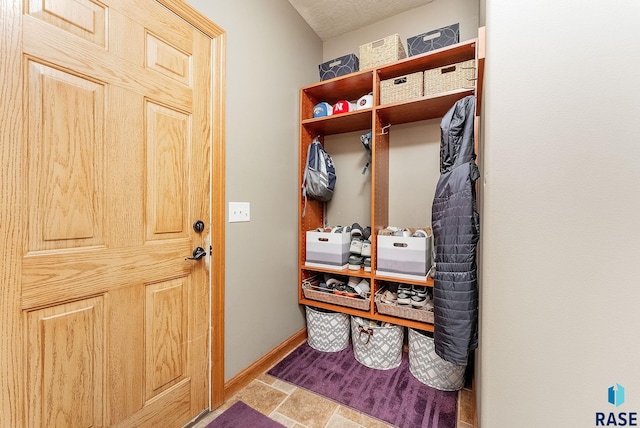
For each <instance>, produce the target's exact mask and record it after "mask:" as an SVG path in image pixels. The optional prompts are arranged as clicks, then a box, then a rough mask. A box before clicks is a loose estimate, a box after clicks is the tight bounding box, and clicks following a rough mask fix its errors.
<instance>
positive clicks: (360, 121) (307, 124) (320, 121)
mask: <svg viewBox="0 0 640 428" xmlns="http://www.w3.org/2000/svg"><path fill="white" fill-rule="evenodd" d="M371 114H372V109H370V108H368V109H364V110H358V111H353V112H350V113H341V114H336V115H334V116H326V117H318V118H315V119H306V120H303V121H302V126H303V127H304V128H305V129H306V130H307V132H309V133H310V134H312V135H332V134H342V133H344V132H352V131H361V130H363V129H371Z"/></svg>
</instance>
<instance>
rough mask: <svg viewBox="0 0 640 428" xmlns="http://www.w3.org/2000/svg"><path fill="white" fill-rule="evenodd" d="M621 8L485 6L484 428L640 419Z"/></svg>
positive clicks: (634, 65) (638, 140)
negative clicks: (612, 400)
mask: <svg viewBox="0 0 640 428" xmlns="http://www.w3.org/2000/svg"><path fill="white" fill-rule="evenodd" d="M614 3H615V7H614V5H613V4H612V3H611V2H589V5H588V7H585V5H584V3H583V2H575V1H573V2H557V1H553V0H541V1H536V2H526V3H523V2H513V1H508V0H486V21H487V60H486V74H485V79H486V80H485V89H486V92H485V110H484V121H485V144H484V171H483V178H482V179H483V186H484V189H483V190H484V210H483V221H482V240H481V243H482V253H483V273H482V282H481V290H482V294H481V302H482V306H481V327H482V328H481V341H480V343H481V352H480V357H481V358H480V371H481V375H480V379H479V385H480V400H481V401H480V417H481V426H482V428H505V427H508V428H511V427H514V426H517V427H519V428H529V427H531V428H539V427H545V428H554V427H558V428H566V427H594V426H596V425H595V413H596V412H606V413H607V415H608V412H616V413H617V412H640V368H639V366H638V362H639V361H640V341H639V340H638V338H639V332H640V316H639V312H640V311H639V309H638V308H639V302H640V287H639V285H638V278H637V266H638V261H639V260H640V245H639V242H640V228H639V227H638V213H639V212H640V191H638V183H640V131H639V127H638V123H639V121H640V104H639V103H638V100H639V99H640V87H639V86H638V85H637V84H635V81H636V80H637V79H636V76H637V73H638V70H639V69H640V60H639V57H638V54H637V49H635V48H632V47H631V46H630V45H629V44H630V43H634V42H635V41H637V40H640V27H639V26H638V25H637V20H638V17H640V3H639V2H637V1H636V0H621V1H616V2H614ZM615 383H619V384H621V385H623V386H624V387H626V402H625V404H623V405H622V406H620V407H618V408H616V407H615V406H612V405H610V404H608V403H607V388H609V387H610V386H612V385H614V384H615Z"/></svg>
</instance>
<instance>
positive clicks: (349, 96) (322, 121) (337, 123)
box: [298, 28, 485, 331]
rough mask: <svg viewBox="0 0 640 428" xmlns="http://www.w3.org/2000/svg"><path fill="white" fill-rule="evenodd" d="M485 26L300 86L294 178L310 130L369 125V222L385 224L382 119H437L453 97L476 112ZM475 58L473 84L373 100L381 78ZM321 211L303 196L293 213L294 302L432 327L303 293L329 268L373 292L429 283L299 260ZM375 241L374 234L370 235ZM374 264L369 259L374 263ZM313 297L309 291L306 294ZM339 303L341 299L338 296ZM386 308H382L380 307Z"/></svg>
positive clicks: (332, 130)
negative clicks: (352, 107)
mask: <svg viewBox="0 0 640 428" xmlns="http://www.w3.org/2000/svg"><path fill="white" fill-rule="evenodd" d="M484 43H485V31H484V28H481V29H480V30H479V32H478V38H477V39H473V40H468V41H465V42H462V43H458V44H456V45H452V46H448V47H445V48H442V49H437V50H433V51H430V52H427V53H424V54H421V55H416V56H412V57H409V58H405V59H402V60H400V61H396V62H394V63H391V64H385V65H383V66H379V67H375V68H371V69H368V70H362V71H359V72H356V73H351V74H349V75H346V76H341V77H337V78H335V79H331V80H326V81H323V82H318V83H315V84H313V85H309V86H306V87H304V88H301V89H300V117H301V122H300V147H301V149H300V153H301V154H300V156H301V157H300V163H301V164H300V169H299V180H300V183H302V175H303V173H304V161H305V154H306V147H308V145H309V144H310V143H311V140H312V139H313V138H314V137H316V136H324V135H332V134H342V133H346V132H355V131H362V130H369V129H371V130H373V134H374V136H373V143H374V144H373V148H374V149H373V154H372V155H373V156H372V159H373V163H374V165H373V168H372V171H374V172H375V174H373V176H372V183H371V187H372V189H371V190H372V201H371V204H372V206H371V224H372V225H373V227H374V229H379V228H383V227H386V226H387V225H388V221H389V207H388V205H389V174H390V173H391V172H390V171H389V147H390V139H391V138H390V136H389V134H388V133H383V131H382V129H383V127H384V126H387V125H398V124H404V123H411V122H418V121H423V120H430V119H439V118H442V116H444V115H445V114H446V113H447V111H449V109H450V108H451V106H453V105H454V104H455V103H456V102H457V101H458V100H460V99H462V98H464V97H467V96H475V97H476V115H479V112H480V108H481V105H480V104H481V97H482V88H483V85H482V84H483V82H482V79H483V77H484V55H485V47H484ZM468 60H476V70H477V74H476V76H477V78H478V80H477V82H476V87H475V88H463V89H457V90H453V91H449V92H445V93H439V94H437V95H432V96H425V97H421V98H417V99H412V100H409V101H404V102H399V103H394V104H388V105H379V104H378V103H379V97H380V93H379V85H380V82H381V81H383V80H387V79H393V78H396V77H399V76H404V75H407V74H410V73H417V72H424V71H425V70H429V69H433V68H439V67H444V66H447V65H451V64H456V63H459V62H463V61H468ZM368 93H372V94H373V98H374V106H373V108H368V109H365V110H358V111H354V112H350V113H343V114H339V115H335V116H327V117H320V118H313V107H314V106H315V105H316V104H318V103H320V102H327V103H329V104H331V105H333V104H335V103H336V102H338V101H340V100H347V101H351V102H354V101H356V100H357V99H358V98H360V97H361V96H363V95H365V94H368ZM303 205H304V201H303V200H302V198H300V200H299V213H302V207H303ZM324 222H325V211H324V206H323V204H322V203H317V201H308V205H307V215H306V216H305V217H304V218H302V217H301V218H300V219H299V223H298V225H299V238H298V239H299V241H298V242H299V245H300V249H299V260H298V279H299V282H298V283H299V286H298V302H299V303H300V304H303V305H308V306H312V307H316V308H323V309H328V310H333V311H337V312H342V313H346V314H349V315H354V316H360V317H363V318H368V319H372V320H377V321H383V322H390V323H392V324H396V325H401V326H406V327H410V328H414V329H418V330H427V331H433V324H430V323H428V322H422V321H415V320H412V319H407V318H402V317H401V316H391V315H387V314H381V313H379V312H378V310H377V307H376V304H375V301H374V300H373V299H372V300H371V301H370V302H369V310H362V309H357V308H353V307H348V306H341V305H339V304H334V303H335V300H331V301H332V303H328V302H324V301H316V300H313V299H308V298H306V297H305V294H304V292H303V289H302V282H303V280H304V279H307V278H309V277H311V276H313V275H315V274H325V273H326V274H331V275H336V276H345V277H346V276H351V277H359V278H365V279H367V280H369V282H370V284H371V292H372V293H373V294H375V293H376V292H377V291H378V290H379V289H380V287H382V286H383V282H391V283H394V282H395V283H404V284H412V285H419V286H426V287H433V285H434V283H433V279H432V278H428V279H427V280H410V279H404V278H396V277H391V276H383V275H376V274H375V271H374V272H364V270H362V269H360V270H357V271H354V270H350V269H342V270H334V269H325V268H319V267H311V266H305V264H304V261H305V258H306V249H305V245H306V239H305V232H306V231H307V230H313V229H315V228H318V227H324V226H325V224H324ZM373 245H374V246H375V239H374V240H373ZM372 250H373V251H372V252H373V254H372V258H373V260H374V261H375V257H376V255H375V248H372ZM374 269H375V263H374ZM307 295H309V296H310V297H313V296H312V295H311V294H309V293H308V294H307ZM340 303H343V302H340ZM385 312H386V311H385Z"/></svg>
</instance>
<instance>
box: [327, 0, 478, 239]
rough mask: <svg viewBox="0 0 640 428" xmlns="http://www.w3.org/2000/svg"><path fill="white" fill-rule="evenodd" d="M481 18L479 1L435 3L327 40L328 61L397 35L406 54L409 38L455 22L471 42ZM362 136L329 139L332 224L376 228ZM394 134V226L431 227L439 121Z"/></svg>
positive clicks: (391, 160)
mask: <svg viewBox="0 0 640 428" xmlns="http://www.w3.org/2000/svg"><path fill="white" fill-rule="evenodd" d="M478 14H479V4H478V0H449V1H441V0H438V1H434V2H433V3H429V4H427V5H425V6H421V7H418V8H415V9H413V10H410V11H408V12H405V13H401V14H398V15H395V16H392V17H389V18H387V19H385V20H383V21H380V22H378V23H375V24H372V25H369V26H366V27H363V28H360V29H358V30H355V31H352V32H350V33H347V34H343V35H341V36H337V37H334V38H332V39H329V40H327V41H325V42H324V48H323V58H324V60H325V61H328V60H330V59H333V58H337V57H339V56H342V55H346V54H349V53H355V54H356V55H359V49H358V47H359V46H360V45H361V44H364V43H368V42H371V41H374V40H376V39H379V38H382V37H385V36H388V35H391V34H395V33H398V34H399V36H400V40H401V42H402V44H403V46H404V47H405V50H406V47H407V38H409V37H412V36H415V35H417V34H420V33H424V32H426V31H429V30H432V29H434V28H439V27H442V26H446V25H451V24H454V23H460V40H461V41H464V40H469V39H472V38H475V37H477V35H478ZM363 133H364V132H356V133H349V134H344V135H332V136H328V137H326V138H325V144H326V147H327V151H328V152H329V153H330V154H331V155H332V156H333V158H334V161H335V163H336V174H337V177H338V178H337V182H336V192H335V194H334V198H333V200H332V201H331V202H329V204H328V206H327V221H328V224H329V225H338V224H340V225H345V224H351V223H353V222H356V221H357V222H358V223H360V224H361V225H362V226H365V225H370V224H371V213H370V204H371V175H370V172H368V173H367V174H366V175H362V169H363V167H364V165H365V163H366V154H365V151H364V149H363V147H362V145H361V143H360V135H361V134H363ZM390 134H391V135H390V148H391V150H390V157H389V168H390V171H391V173H390V177H389V223H390V224H389V225H390V226H399V227H425V226H429V225H431V203H432V202H433V195H434V192H435V186H436V183H437V181H438V178H439V176H440V171H439V167H440V163H439V162H440V120H437V119H435V120H428V121H421V122H417V123H412V124H406V125H396V126H393V127H392V128H391V129H390ZM355 192H357V193H355ZM354 195H355V197H354Z"/></svg>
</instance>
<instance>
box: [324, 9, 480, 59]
mask: <svg viewBox="0 0 640 428" xmlns="http://www.w3.org/2000/svg"><path fill="white" fill-rule="evenodd" d="M479 12H480V11H479V4H478V0H435V1H434V2H432V3H429V4H426V5H424V6H421V7H418V8H415V9H412V10H409V11H407V12H404V13H400V14H398V15H394V16H391V17H389V18H387V19H385V20H383V21H380V22H377V23H375V24H372V25H367V26H366V27H362V28H360V29H358V30H356V31H352V32H350V33H347V34H343V35H341V36H337V37H333V38H331V39H328V40H326V41H325V42H324V46H323V53H322V57H323V58H324V61H328V60H330V59H333V58H337V57H339V56H342V55H346V54H349V53H354V54H356V55H359V49H358V48H359V46H360V45H362V44H365V43H369V42H372V41H374V40H377V39H380V38H382V37H386V36H389V35H391V34H396V33H398V35H399V36H400V40H402V42H403V45H404V47H405V49H406V47H407V39H408V38H409V37H412V36H416V35H418V34H421V33H424V32H426V31H429V30H433V29H435V28H440V27H444V26H445V25H450V24H455V23H456V22H459V23H460V40H469V39H473V38H474V37H476V36H477V35H478V14H479Z"/></svg>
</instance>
